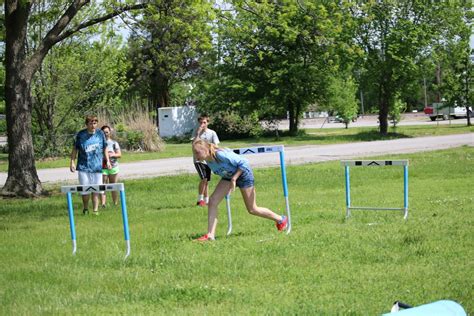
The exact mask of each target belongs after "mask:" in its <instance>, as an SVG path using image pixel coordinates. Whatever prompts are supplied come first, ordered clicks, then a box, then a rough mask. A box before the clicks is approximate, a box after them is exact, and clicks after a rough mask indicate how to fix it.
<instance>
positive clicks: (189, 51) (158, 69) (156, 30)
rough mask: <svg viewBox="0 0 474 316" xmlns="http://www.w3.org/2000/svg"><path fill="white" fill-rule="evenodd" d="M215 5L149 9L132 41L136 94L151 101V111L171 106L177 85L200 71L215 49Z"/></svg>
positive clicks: (185, 1) (181, 3)
mask: <svg viewBox="0 0 474 316" xmlns="http://www.w3.org/2000/svg"><path fill="white" fill-rule="evenodd" d="M212 19H213V9H212V5H211V1H209V0H203V1H195V0H163V1H156V2H154V3H153V4H151V5H150V6H149V10H147V11H146V13H145V14H143V15H141V17H140V19H139V20H137V23H136V24H135V25H134V32H133V33H132V35H131V36H130V39H129V47H130V49H129V58H130V59H131V61H132V63H133V67H132V68H131V69H132V71H133V72H132V73H130V77H131V78H132V90H134V91H136V92H138V93H139V94H140V95H145V96H147V97H148V100H149V105H150V107H152V108H150V110H152V109H156V110H157V109H158V108H160V107H168V106H170V103H171V100H170V90H171V89H172V87H173V85H175V84H176V83H180V82H182V81H184V80H188V79H189V78H191V77H192V76H193V75H195V74H197V73H198V72H199V70H200V60H201V58H202V56H204V55H205V54H206V53H207V52H208V51H209V50H210V49H211V47H212V45H211V32H210V22H211V21H212Z"/></svg>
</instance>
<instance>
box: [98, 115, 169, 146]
mask: <svg viewBox="0 0 474 316" xmlns="http://www.w3.org/2000/svg"><path fill="white" fill-rule="evenodd" d="M104 122H106V120H104ZM110 126H112V124H110ZM116 131H117V132H120V136H118V137H117V138H118V139H117V141H118V142H119V143H120V144H121V145H122V146H123V145H125V148H126V149H128V150H136V151H151V152H153V151H162V150H164V148H165V143H164V142H163V140H162V139H161V138H160V137H159V136H158V131H157V129H156V125H155V123H154V121H153V119H151V118H150V115H149V114H148V113H147V112H146V111H140V110H138V109H137V110H135V111H132V112H129V113H123V114H122V115H120V116H119V123H117V124H116Z"/></svg>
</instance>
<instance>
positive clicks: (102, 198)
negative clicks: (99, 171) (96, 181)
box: [100, 174, 108, 207]
mask: <svg viewBox="0 0 474 316" xmlns="http://www.w3.org/2000/svg"><path fill="white" fill-rule="evenodd" d="M107 180H108V176H107V175H105V174H104V175H102V183H108V181H107ZM106 194H107V193H106V192H104V193H102V194H101V195H100V197H101V203H102V207H105V202H106V201H107V196H106Z"/></svg>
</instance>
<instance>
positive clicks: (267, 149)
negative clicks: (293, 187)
mask: <svg viewBox="0 0 474 316" xmlns="http://www.w3.org/2000/svg"><path fill="white" fill-rule="evenodd" d="M233 151H234V152H235V153H236V154H238V155H252V154H266V153H275V152H277V153H279V154H280V169H281V181H282V185H283V196H284V197H285V204H286V216H287V217H288V226H287V230H286V233H287V234H289V233H290V232H291V212H290V202H289V200H288V183H287V180H286V166H285V146H283V145H277V146H257V147H246V148H238V149H233ZM225 199H226V206H227V220H228V229H227V235H230V234H231V233H232V213H231V209H230V195H229V194H228V195H226V197H225Z"/></svg>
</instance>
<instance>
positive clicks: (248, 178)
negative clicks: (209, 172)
mask: <svg viewBox="0 0 474 316" xmlns="http://www.w3.org/2000/svg"><path fill="white" fill-rule="evenodd" d="M222 180H226V181H230V179H226V178H222ZM235 184H236V185H237V186H238V187H239V188H241V189H245V188H251V187H253V186H254V177H253V172H252V170H244V171H243V172H242V174H241V175H240V177H238V178H237V181H235Z"/></svg>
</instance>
